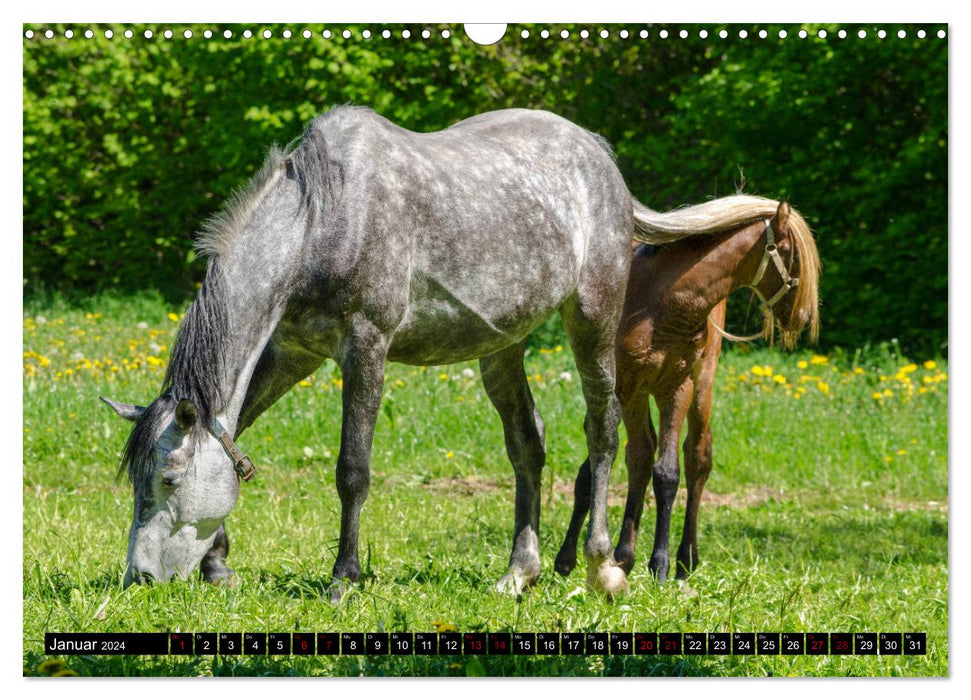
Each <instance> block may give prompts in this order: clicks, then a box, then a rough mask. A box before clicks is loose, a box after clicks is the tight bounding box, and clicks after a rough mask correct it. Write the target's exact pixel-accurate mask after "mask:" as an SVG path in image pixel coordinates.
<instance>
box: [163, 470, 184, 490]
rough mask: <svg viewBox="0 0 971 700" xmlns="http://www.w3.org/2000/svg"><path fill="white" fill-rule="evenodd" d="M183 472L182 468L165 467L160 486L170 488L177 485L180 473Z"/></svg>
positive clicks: (180, 476)
mask: <svg viewBox="0 0 971 700" xmlns="http://www.w3.org/2000/svg"><path fill="white" fill-rule="evenodd" d="M183 474H185V470H184V469H178V470H175V469H167V470H165V471H164V472H162V486H166V487H169V488H172V487H174V486H178V485H179V483H181V481H182V475H183Z"/></svg>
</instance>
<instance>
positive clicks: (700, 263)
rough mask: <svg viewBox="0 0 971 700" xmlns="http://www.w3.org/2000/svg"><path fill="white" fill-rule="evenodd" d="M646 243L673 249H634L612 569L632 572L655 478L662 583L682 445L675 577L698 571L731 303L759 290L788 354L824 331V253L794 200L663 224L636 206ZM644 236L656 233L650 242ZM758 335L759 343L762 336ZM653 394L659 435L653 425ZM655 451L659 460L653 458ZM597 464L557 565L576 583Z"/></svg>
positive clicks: (621, 373) (662, 217) (621, 374)
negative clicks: (715, 390) (683, 500)
mask: <svg viewBox="0 0 971 700" xmlns="http://www.w3.org/2000/svg"><path fill="white" fill-rule="evenodd" d="M634 213H635V219H636V224H637V227H638V230H639V232H640V233H638V234H635V237H640V238H649V240H652V241H668V243H666V244H665V245H640V246H637V247H635V251H634V258H633V261H632V263H631V274H630V281H629V282H628V286H627V297H626V300H625V302H624V313H623V316H622V318H621V324H620V328H619V329H618V335H617V396H618V398H619V399H620V402H621V410H622V416H623V421H624V425H625V427H626V428H627V436H628V440H627V450H626V461H627V480H628V489H627V503H626V507H625V509H624V522H623V526H622V529H621V532H620V539H619V542H618V544H617V548H616V550H614V559H615V560H616V561H617V563H618V564H619V565H620V566H621V567H622V568H623V569H624V571H625V572H626V573H630V570H631V567H633V565H634V544H635V541H636V539H637V531H638V527H639V524H640V520H641V513H642V512H643V509H644V494H645V492H646V490H647V485H648V483H650V481H651V477H652V474H653V477H654V496H655V499H656V501H657V513H656V524H655V530H654V551H653V553H652V554H651V560H650V563H649V564H648V566H649V568H650V570H651V572H652V573H653V574H654V575H656V576H657V578H658V580H660V581H663V580H665V579H666V578H667V575H668V530H669V527H670V523H671V510H672V507H673V505H674V499H675V496H676V495H677V492H678V482H679V480H680V466H679V464H678V443H679V442H680V438H681V426H682V424H683V423H684V420H685V417H686V416H687V419H688V436H687V439H686V440H685V443H684V459H685V472H686V478H687V485H688V504H687V509H686V512H685V520H684V532H683V534H682V537H681V546H680V547H679V548H678V558H677V561H678V567H677V576H678V578H684V577H686V576H687V575H688V573H689V572H690V571H691V570H692V569H694V567H695V566H696V565H697V563H698V507H699V505H700V503H701V493H702V490H703V489H704V486H705V482H706V481H707V479H708V474H709V473H710V472H711V443H712V439H711V428H710V427H709V418H710V416H711V403H712V387H713V383H714V379H715V369H716V368H717V366H718V356H719V354H720V352H721V341H722V335H723V334H724V335H725V336H726V337H728V338H729V339H731V340H751V339H752V338H737V337H736V336H732V335H729V334H727V333H724V331H722V330H721V329H722V328H723V327H724V325H725V305H726V302H725V299H726V297H727V296H728V295H729V294H731V293H732V292H733V291H735V290H737V289H740V288H741V287H750V288H752V289H753V290H754V291H755V294H756V295H757V296H758V297H759V299H760V300H761V303H762V308H763V315H764V324H763V329H762V333H760V334H759V335H763V336H764V337H766V338H767V339H769V340H771V339H772V338H773V335H774V326H775V322H776V321H778V322H779V324H780V326H781V340H782V344H783V345H784V346H786V347H790V346H791V345H792V344H793V343H794V342H795V340H796V338H797V337H798V336H799V334H800V333H801V332H802V330H803V329H804V328H805V327H806V326H807V324H808V326H809V334H810V337H811V339H812V340H815V339H816V336H817V335H818V332H819V314H818V305H819V299H818V279H819V271H820V264H819V254H818V253H817V251H816V244H815V243H814V241H813V237H812V234H811V232H810V229H809V226H808V225H807V224H806V222H805V220H804V219H803V218H802V216H800V215H799V213H798V212H797V211H795V210H794V209H792V208H790V207H789V205H788V204H787V203H785V202H781V203H780V202H776V201H773V200H769V199H763V198H761V197H752V196H747V195H735V196H732V197H725V198H723V199H718V200H714V201H711V202H707V203H705V204H701V205H698V206H694V207H686V208H682V209H678V210H675V211H673V212H669V213H666V214H659V213H656V212H653V211H651V210H649V209H647V208H646V207H643V206H640V205H638V204H635V212H634ZM644 234H648V235H647V236H645V235H644ZM756 337H757V336H756ZM651 396H653V397H654V400H655V402H656V403H657V406H658V411H659V418H660V430H659V434H658V433H657V432H655V429H654V425H653V422H652V420H651V412H650V405H649V399H650V397H651ZM655 452H657V461H655V459H654V455H655ZM589 486H590V465H589V464H588V463H586V462H585V463H584V464H583V466H581V467H580V472H579V474H578V475H577V480H576V485H575V490H574V494H575V502H574V507H573V516H572V518H571V520H570V525H569V528H568V531H567V534H566V537H565V539H564V542H563V546H562V547H561V548H560V552H559V554H558V555H557V557H556V564H555V568H556V570H557V571H558V572H559V573H561V574H563V575H567V574H569V573H570V571H572V570H573V567H574V566H575V565H576V556H577V555H576V552H577V537H578V535H579V532H580V527H581V526H582V524H583V520H584V518H585V517H586V514H587V509H588V505H589V495H588V494H589Z"/></svg>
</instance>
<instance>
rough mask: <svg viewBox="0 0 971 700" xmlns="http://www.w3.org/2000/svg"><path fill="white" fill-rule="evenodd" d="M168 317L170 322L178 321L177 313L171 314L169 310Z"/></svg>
mask: <svg viewBox="0 0 971 700" xmlns="http://www.w3.org/2000/svg"><path fill="white" fill-rule="evenodd" d="M168 318H169V320H170V321H171V322H172V323H178V322H179V315H178V314H173V313H172V312H169V314H168Z"/></svg>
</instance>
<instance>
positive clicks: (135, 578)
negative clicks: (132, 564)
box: [125, 569, 155, 588]
mask: <svg viewBox="0 0 971 700" xmlns="http://www.w3.org/2000/svg"><path fill="white" fill-rule="evenodd" d="M154 582H155V576H154V575H153V574H152V573H150V572H148V571H139V570H138V569H129V570H128V573H127V574H126V575H125V588H128V587H129V586H130V585H132V584H133V583H137V584H140V585H143V584H149V583H154Z"/></svg>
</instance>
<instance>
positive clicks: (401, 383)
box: [394, 379, 405, 386]
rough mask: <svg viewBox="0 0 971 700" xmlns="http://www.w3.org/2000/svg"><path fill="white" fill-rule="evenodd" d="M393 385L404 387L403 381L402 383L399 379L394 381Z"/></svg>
mask: <svg viewBox="0 0 971 700" xmlns="http://www.w3.org/2000/svg"><path fill="white" fill-rule="evenodd" d="M394 385H395V386H404V385H405V383H404V381H402V380H401V379H395V380H394Z"/></svg>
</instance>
